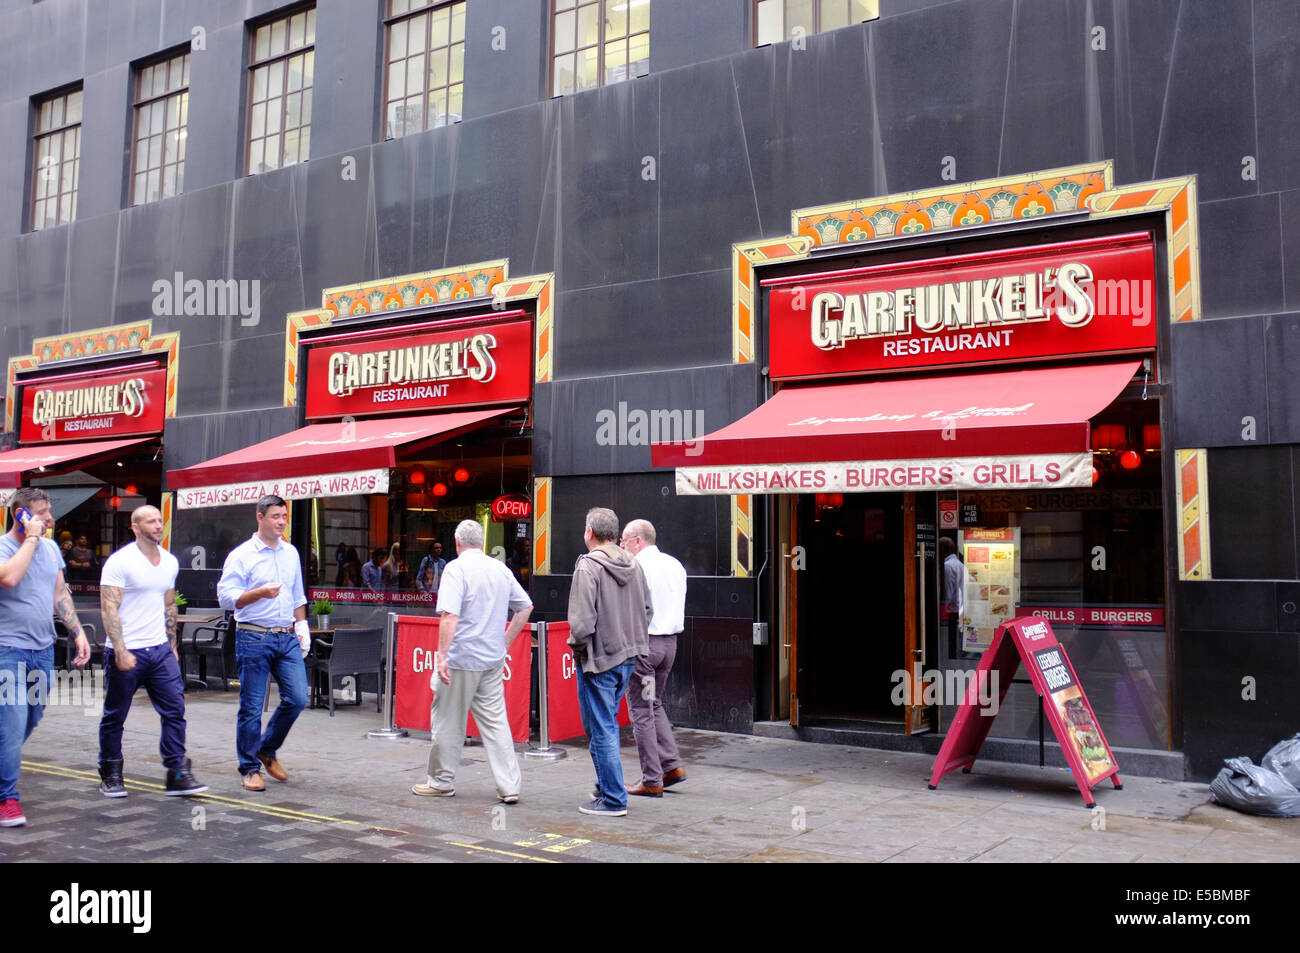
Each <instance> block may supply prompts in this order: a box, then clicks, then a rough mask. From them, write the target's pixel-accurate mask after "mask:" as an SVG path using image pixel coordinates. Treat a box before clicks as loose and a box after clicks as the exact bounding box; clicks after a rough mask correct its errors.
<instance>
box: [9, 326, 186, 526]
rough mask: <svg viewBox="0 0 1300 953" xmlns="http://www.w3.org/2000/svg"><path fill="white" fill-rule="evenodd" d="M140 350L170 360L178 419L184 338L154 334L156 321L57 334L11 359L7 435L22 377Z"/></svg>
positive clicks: (169, 402) (166, 514)
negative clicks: (61, 365)
mask: <svg viewBox="0 0 1300 953" xmlns="http://www.w3.org/2000/svg"><path fill="white" fill-rule="evenodd" d="M135 348H139V349H140V350H141V351H142V352H144V353H145V354H146V355H149V356H151V357H165V358H166V359H167V379H166V380H167V384H166V386H167V395H166V400H165V401H164V404H163V416H164V417H167V418H171V417H175V416H176V381H177V375H178V372H179V369H180V354H181V336H180V332H178V331H168V332H166V333H164V334H154V333H153V322H152V321H136V322H133V323H130V324H117V325H113V326H112V327H107V328H92V329H91V330H89V331H76V332H73V333H70V334H55V335H52V336H50V337H43V338H36V339H35V340H34V341H32V353H31V354H22V355H19V356H17V357H11V358H9V372H8V374H7V375H6V376H5V433H13V432H14V429H15V421H14V413H15V411H16V407H15V406H14V405H15V400H14V398H15V396H16V394H17V387H18V374H19V373H20V372H23V371H34V370H36V369H37V368H39V367H41V366H42V365H43V364H48V363H50V362H52V361H70V360H75V359H77V358H86V357H95V356H98V355H108V354H115V353H117V352H119V351H131V350H134V349H135ZM162 513H163V546H165V547H167V548H169V549H170V548H171V539H172V523H171V494H170V493H164V494H163V495H162Z"/></svg>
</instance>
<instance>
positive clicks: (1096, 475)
mask: <svg viewBox="0 0 1300 953" xmlns="http://www.w3.org/2000/svg"><path fill="white" fill-rule="evenodd" d="M1100 479H1101V471H1100V470H1098V469H1097V465H1096V464H1095V463H1094V464H1093V465H1092V485H1093V486H1096V485H1097V481H1098V480H1100Z"/></svg>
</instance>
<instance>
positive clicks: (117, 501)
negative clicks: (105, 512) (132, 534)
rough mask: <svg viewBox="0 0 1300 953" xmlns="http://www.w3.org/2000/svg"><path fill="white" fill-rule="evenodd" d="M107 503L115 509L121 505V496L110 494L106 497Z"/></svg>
mask: <svg viewBox="0 0 1300 953" xmlns="http://www.w3.org/2000/svg"><path fill="white" fill-rule="evenodd" d="M108 505H109V506H111V507H113V509H117V508H118V507H119V506H121V505H122V498H121V497H120V496H111V497H109V499H108Z"/></svg>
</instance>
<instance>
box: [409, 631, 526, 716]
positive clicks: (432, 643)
mask: <svg viewBox="0 0 1300 953" xmlns="http://www.w3.org/2000/svg"><path fill="white" fill-rule="evenodd" d="M532 657H533V644H532V635H531V634H530V633H529V631H528V630H527V629H524V631H522V632H520V633H519V635H518V636H516V638H515V640H514V642H513V643H512V644H511V645H510V648H509V650H508V651H507V652H506V665H505V673H504V681H505V689H506V717H507V719H509V721H510V733H511V735H512V736H513V737H514V739H515V741H520V742H523V741H527V740H528V709H529V704H530V702H531V701H532V697H531V691H530V689H531V679H530V678H529V673H530V672H531V670H532V669H531V665H532ZM437 662H438V619H437V617H436V616H398V617H397V648H396V657H395V658H394V659H393V669H394V671H395V672H396V673H397V694H396V695H395V696H394V698H393V724H394V725H396V726H397V727H398V728H407V729H410V730H413V731H428V730H429V728H430V723H429V709H430V707H431V706H432V705H433V696H434V692H435V691H437V688H438V686H439V685H441V684H442V682H441V681H439V679H438V669H437ZM465 733H466V734H467V735H469V736H470V737H472V738H477V737H478V733H479V732H478V726H477V725H475V724H474V716H473V715H470V717H469V724H468V725H467V726H466V732H465Z"/></svg>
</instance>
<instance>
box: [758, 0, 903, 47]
mask: <svg viewBox="0 0 1300 953" xmlns="http://www.w3.org/2000/svg"><path fill="white" fill-rule="evenodd" d="M762 2H764V0H750V2H749V45H750V49H755V50H758V49H762V48H763V47H764V46H774V45H776V44H777V43H789V42H791V38H790V37H787V36H786V35H785V14H786V9H787V5H788V4H789V3H790V0H775V2H777V3H780V4H781V39H779V40H769V41H768V42H766V43H763V44H762V45H760V44H759V42H758V5H759V4H760V3H762ZM810 2H811V4H812V14H813V31H812V33H810V34H809V35H810V36H815V35H817V34H819V33H825V32H828V31H827V30H825V29H823V28H822V25H821V18H822V4H821V0H810ZM844 3H845V4H847V5H848V8H849V17H850V19H849V23H848V26H857V25H858V24H861V23H870V22H872V21H873V20H879V19H880V0H863V3H865V4H866V5H867V8H868V9H867V12H868V16H867V17H866V18H865V19H862V20H854V19H852V16H853V0H844ZM830 29H832V30H842V29H845V27H838V26H837V27H831V28H830Z"/></svg>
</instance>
